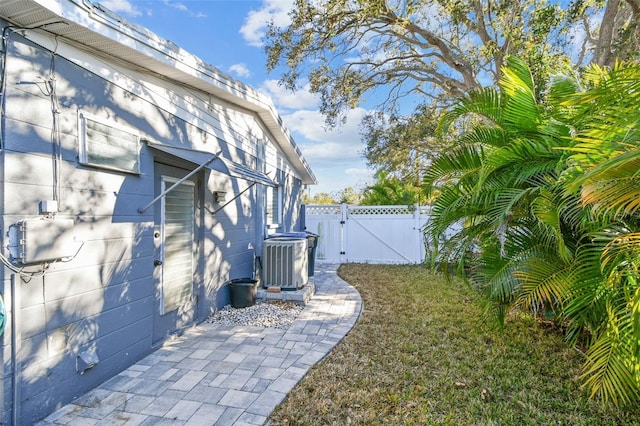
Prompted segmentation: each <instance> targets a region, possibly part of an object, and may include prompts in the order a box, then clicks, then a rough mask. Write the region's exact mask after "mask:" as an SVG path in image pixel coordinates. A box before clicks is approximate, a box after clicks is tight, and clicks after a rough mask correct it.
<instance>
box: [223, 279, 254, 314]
mask: <svg viewBox="0 0 640 426" xmlns="http://www.w3.org/2000/svg"><path fill="white" fill-rule="evenodd" d="M257 282H258V280H254V279H253V278H236V279H233V280H231V281H229V296H230V297H231V306H233V307H234V308H246V307H249V306H253V305H254V304H255V303H256V292H257V288H256V287H257V286H256V283H257Z"/></svg>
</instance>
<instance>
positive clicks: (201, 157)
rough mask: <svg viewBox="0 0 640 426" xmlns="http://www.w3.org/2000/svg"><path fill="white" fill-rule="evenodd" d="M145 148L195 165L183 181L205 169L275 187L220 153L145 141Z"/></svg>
mask: <svg viewBox="0 0 640 426" xmlns="http://www.w3.org/2000/svg"><path fill="white" fill-rule="evenodd" d="M147 146H149V148H151V149H154V150H157V151H160V152H163V153H164V154H168V155H170V156H172V157H176V158H179V159H181V160H185V161H188V162H190V163H193V164H194V165H196V166H197V167H196V168H195V169H193V170H192V171H191V172H190V173H189V174H188V175H187V176H185V177H184V178H183V180H184V179H187V178H189V177H191V176H192V175H194V174H195V173H197V172H198V171H200V170H201V169H203V168H207V169H210V170H214V171H216V172H220V173H223V174H226V175H229V176H232V177H235V178H238V179H243V180H246V181H249V182H251V183H252V184H261V185H266V186H271V187H277V185H276V184H275V182H273V180H271V178H269V176H267V175H266V174H265V173H262V172H260V171H258V170H255V169H252V168H250V167H247V166H244V165H242V164H238V163H235V162H233V161H231V160H227V159H225V158H223V157H221V156H220V152H218V153H216V154H212V153H210V152H206V151H198V150H195V149H190V148H183V147H177V146H169V145H162V144H157V143H152V142H149V141H147ZM181 181H182V180H181ZM181 181H180V182H181ZM180 182H177V183H176V184H175V185H174V186H172V187H170V188H168V189H167V190H166V191H164V192H163V193H162V194H160V195H159V196H157V197H156V198H155V199H154V200H152V201H151V202H150V203H149V204H147V205H146V206H144V207H142V208H140V209H138V211H139V212H140V213H143V212H144V211H145V210H147V209H148V208H149V207H151V206H152V205H153V204H154V203H156V202H157V201H158V200H159V199H161V198H162V197H164V196H165V195H166V194H167V193H168V192H170V191H171V190H173V188H174V187H176V186H177V185H178V184H179V183H180Z"/></svg>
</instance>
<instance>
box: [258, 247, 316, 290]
mask: <svg viewBox="0 0 640 426" xmlns="http://www.w3.org/2000/svg"><path fill="white" fill-rule="evenodd" d="M262 257H263V259H264V260H263V263H262V274H263V277H262V280H263V285H264V287H280V288H281V289H283V290H297V289H299V288H302V287H304V286H305V285H306V284H307V282H308V281H309V271H308V269H307V263H308V255H307V240H306V238H304V239H302V238H269V239H266V240H264V243H263V246H262Z"/></svg>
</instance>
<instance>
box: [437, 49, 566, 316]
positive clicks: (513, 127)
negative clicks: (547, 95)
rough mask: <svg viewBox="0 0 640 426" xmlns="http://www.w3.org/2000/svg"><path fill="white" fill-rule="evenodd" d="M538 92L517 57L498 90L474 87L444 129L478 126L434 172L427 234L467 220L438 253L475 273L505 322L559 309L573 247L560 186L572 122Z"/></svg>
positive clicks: (448, 116)
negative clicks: (512, 312) (562, 120)
mask: <svg viewBox="0 0 640 426" xmlns="http://www.w3.org/2000/svg"><path fill="white" fill-rule="evenodd" d="M535 93H536V88H535V86H534V82H533V80H532V77H531V72H530V71H529V68H528V67H527V66H526V65H525V64H524V62H522V61H521V60H519V59H518V58H515V57H511V58H509V59H508V61H507V66H506V67H505V68H504V69H503V73H502V79H501V80H500V82H499V87H498V88H497V89H494V88H483V89H479V90H476V91H474V92H471V93H469V94H468V96H467V97H466V98H464V99H462V100H461V101H460V102H459V103H458V105H457V106H456V107H454V108H453V109H452V110H451V111H450V112H449V113H448V114H446V115H445V117H444V120H443V122H442V123H441V126H440V129H439V130H440V132H450V131H455V130H456V129H457V128H459V127H460V126H464V125H465V124H466V123H465V122H464V121H462V120H465V119H466V120H467V122H471V126H470V127H462V131H461V132H460V134H459V137H458V138H456V140H455V141H454V143H453V145H452V147H451V148H450V149H449V150H447V151H445V152H444V153H443V155H442V156H441V157H440V158H439V159H437V160H436V161H435V162H434V163H433V165H432V166H431V167H430V168H429V169H428V170H427V172H426V179H425V183H426V184H427V186H428V187H429V188H437V187H439V186H440V185H441V184H443V183H444V185H442V187H441V188H440V190H441V194H440V195H439V196H438V197H437V198H436V201H435V202H434V205H433V211H432V218H431V222H430V224H429V225H428V226H427V228H426V231H427V233H428V234H429V235H430V236H431V237H432V239H433V241H434V242H435V241H437V240H439V239H441V236H442V235H443V234H445V233H446V232H447V229H450V228H451V227H453V226H455V225H456V224H457V225H463V226H459V227H461V229H462V230H461V231H460V232H458V233H457V234H455V235H454V236H453V238H451V239H449V240H448V241H446V243H444V245H441V247H440V250H439V251H438V253H437V256H438V257H439V259H441V260H446V261H448V262H449V261H451V262H455V263H456V264H457V265H458V266H459V268H458V270H459V271H466V272H467V273H466V274H465V276H467V277H468V278H470V279H471V281H472V282H473V283H474V284H475V285H478V286H479V287H480V288H481V289H482V290H483V291H484V292H485V294H486V295H487V300H488V301H489V302H490V303H489V304H488V305H487V308H489V309H490V310H491V311H493V312H494V313H495V314H497V318H498V319H499V321H500V323H502V322H503V321H504V319H505V315H506V314H507V312H508V310H509V309H511V308H513V307H514V306H518V307H525V308H527V309H530V310H532V311H533V312H535V313H536V314H548V313H550V312H551V313H553V312H556V311H557V308H558V304H559V302H560V299H561V295H562V293H563V286H564V284H565V281H564V280H563V279H562V276H563V275H565V274H567V273H568V267H569V264H570V259H571V256H572V245H573V244H575V242H574V241H571V240H567V238H566V235H565V233H564V232H563V230H564V227H565V226H566V224H564V223H563V222H562V215H561V214H560V212H561V211H562V209H563V208H566V207H565V206H566V204H567V203H570V201H568V200H567V199H566V196H565V195H564V194H563V191H562V190H561V188H560V186H559V184H558V177H559V173H560V172H561V164H562V163H563V159H564V157H566V156H567V153H566V152H564V151H562V150H558V149H557V148H558V147H567V146H568V144H569V142H570V141H569V140H568V138H567V136H568V135H569V128H568V127H567V126H565V125H561V124H558V123H556V122H554V121H552V120H551V119H550V118H549V116H548V111H547V110H546V109H544V108H542V107H541V106H540V104H539V103H538V101H537V99H536V97H535ZM433 246H434V247H435V246H436V245H435V244H434V245H433ZM470 254H471V255H470Z"/></svg>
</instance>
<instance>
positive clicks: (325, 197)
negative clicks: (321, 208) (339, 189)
mask: <svg viewBox="0 0 640 426" xmlns="http://www.w3.org/2000/svg"><path fill="white" fill-rule="evenodd" d="M302 204H338V202H337V201H336V200H335V199H334V198H333V197H332V196H331V195H330V194H328V193H326V192H321V193H319V194H315V195H314V196H313V197H311V196H309V194H307V193H305V194H304V195H303V196H302Z"/></svg>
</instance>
